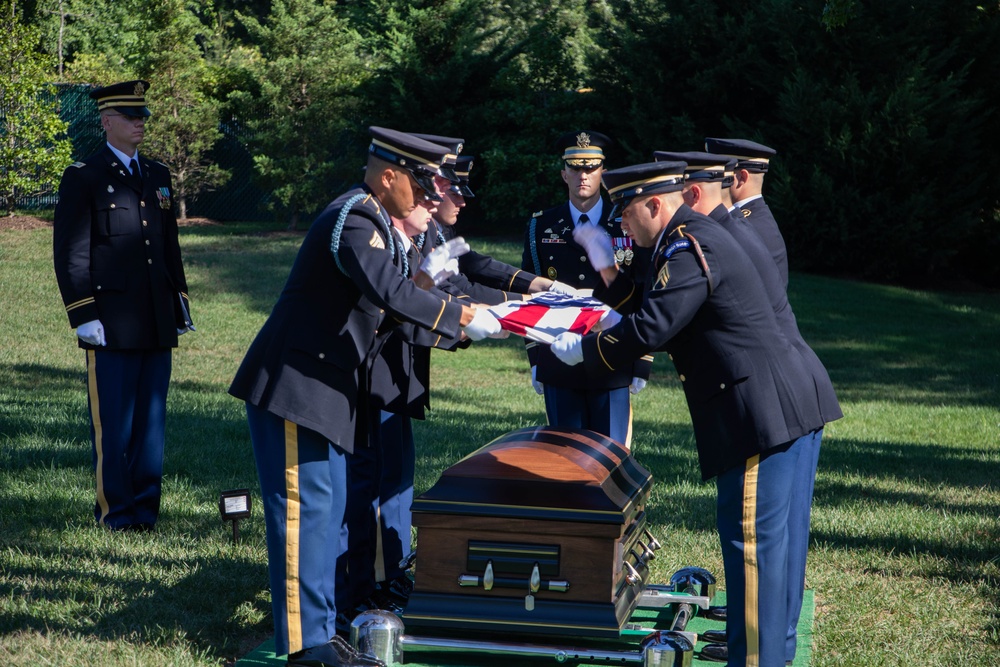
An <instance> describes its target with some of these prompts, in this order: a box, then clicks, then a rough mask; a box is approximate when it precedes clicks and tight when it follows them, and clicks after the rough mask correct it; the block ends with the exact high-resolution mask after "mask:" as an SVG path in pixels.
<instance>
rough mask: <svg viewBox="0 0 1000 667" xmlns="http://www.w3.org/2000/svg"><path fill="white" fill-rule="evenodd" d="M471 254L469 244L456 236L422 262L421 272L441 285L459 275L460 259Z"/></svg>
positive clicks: (435, 249)
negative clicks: (466, 254) (468, 253)
mask: <svg viewBox="0 0 1000 667" xmlns="http://www.w3.org/2000/svg"><path fill="white" fill-rule="evenodd" d="M467 252H469V244H468V243H466V242H465V239H464V238H462V237H461V236H456V237H455V238H453V239H452V240H450V241H448V242H447V243H445V244H444V245H439V246H438V247H436V248H434V250H432V251H431V253H430V254H429V255H427V257H424V259H423V261H421V262H420V270H421V271H423V272H424V273H426V274H427V275H428V276H430V278H431V280H433V281H434V284H435V285H440V284H441V282H442V281H444V280H447V279H448V278H450V277H452V276H453V275H455V274H457V273H458V258H459V257H461V256H462V255H464V254H465V253H467Z"/></svg>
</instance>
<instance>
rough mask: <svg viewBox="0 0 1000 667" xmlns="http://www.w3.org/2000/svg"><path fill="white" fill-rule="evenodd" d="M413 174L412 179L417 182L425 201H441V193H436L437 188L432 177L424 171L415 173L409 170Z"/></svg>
mask: <svg viewBox="0 0 1000 667" xmlns="http://www.w3.org/2000/svg"><path fill="white" fill-rule="evenodd" d="M410 174H411V175H412V176H413V180H415V181H416V182H417V185H419V186H420V187H421V188H422V189H423V191H424V199H426V200H427V201H441V195H439V194H438V193H437V188H435V187H434V177H433V176H430V175H428V174H426V173H417V172H415V171H410Z"/></svg>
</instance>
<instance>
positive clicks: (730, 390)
mask: <svg viewBox="0 0 1000 667" xmlns="http://www.w3.org/2000/svg"><path fill="white" fill-rule="evenodd" d="M686 166H687V165H686V164H685V163H683V162H667V161H664V162H651V163H646V164H640V165H635V166H632V167H626V168H623V169H617V170H614V171H609V172H606V173H605V174H604V182H605V185H606V186H607V188H608V191H609V193H610V196H611V200H612V201H613V202H614V203H615V205H616V210H618V211H620V212H621V216H622V229H623V230H625V232H626V233H627V234H629V236H630V237H632V239H633V241H634V242H635V243H636V244H637V245H639V246H642V247H652V248H654V251H653V263H652V265H651V271H650V274H649V282H648V284H647V285H645V288H643V286H641V285H636V284H635V283H634V281H632V280H630V279H629V278H628V276H626V275H624V274H623V273H622V272H621V271H619V269H618V266H617V264H616V261H615V257H614V251H613V249H612V247H611V245H610V243H609V242H608V240H607V236H606V235H604V234H598V233H594V232H595V230H590V229H581V230H578V231H577V233H576V234H575V237H576V239H577V241H578V242H580V243H581V244H582V245H583V246H584V247H586V249H587V254H588V257H589V258H590V259H591V262H592V263H593V264H594V266H595V268H597V269H598V270H599V271H600V272H601V278H602V282H601V284H599V285H598V286H597V288H595V291H594V294H595V296H597V297H598V298H600V299H601V300H602V301H604V302H605V303H607V304H609V305H611V306H613V307H615V308H616V309H617V310H618V311H619V312H621V313H622V314H623V315H624V316H625V317H624V318H623V319H622V321H621V322H620V323H619V324H617V325H616V326H614V327H611V328H610V329H608V330H606V331H602V332H599V333H596V334H592V335H588V336H586V337H583V338H581V337H580V336H579V335H577V334H571V333H565V334H562V335H560V336H559V338H557V339H556V341H555V342H554V343H553V344H552V351H553V353H554V354H555V355H556V357H557V358H559V359H560V360H561V361H563V362H565V363H567V364H571V365H578V366H581V367H583V368H584V369H585V370H587V372H589V373H594V374H601V373H605V372H608V371H609V370H613V369H615V368H621V367H628V366H629V365H630V364H631V363H632V362H633V361H634V360H635V359H636V358H637V357H638V356H640V355H643V354H648V353H649V352H652V351H654V350H663V351H666V352H668V353H669V355H670V358H671V360H672V361H673V363H674V366H675V368H676V370H677V372H678V377H679V379H680V381H681V384H682V386H683V388H684V395H685V398H686V399H687V403H688V409H689V411H690V413H691V422H692V425H693V427H694V434H695V441H696V443H697V447H698V459H699V463H700V466H701V472H702V477H703V479H706V480H707V479H712V478H715V480H716V488H717V492H718V500H717V513H716V521H717V527H718V531H719V537H720V542H721V546H722V555H723V563H724V567H725V575H726V592H727V601H728V621H727V627H726V630H727V643H728V658H729V664H731V665H744V664H745V665H760V666H761V667H776V666H778V665H784V664H785V634H786V632H785V631H786V609H787V598H786V595H787V576H786V571H787V560H788V526H787V522H788V517H789V511H790V505H791V503H792V496H793V493H794V483H793V479H794V471H795V469H796V466H797V465H798V458H799V455H800V453H801V452H802V450H803V449H804V448H806V447H808V446H809V443H811V442H812V441H813V440H814V439H815V437H816V433H817V431H818V430H819V429H820V428H822V426H823V423H822V419H821V418H820V417H819V416H818V414H817V413H818V410H817V408H816V397H815V394H816V390H815V384H814V381H813V378H812V376H811V375H810V372H809V369H808V367H807V366H806V364H805V363H804V362H803V359H802V356H801V355H800V354H799V353H798V352H797V351H796V350H795V348H794V347H793V346H792V344H791V343H790V341H788V339H787V338H786V337H785V334H784V333H783V332H782V330H781V327H780V326H779V324H778V321H777V318H776V316H775V312H774V308H773V307H772V305H771V302H770V299H769V297H768V293H767V291H766V289H765V287H764V284H763V282H762V280H761V277H760V274H759V273H758V271H757V268H756V267H755V266H754V264H753V261H752V260H751V259H750V257H749V256H748V255H747V253H746V251H744V250H743V249H742V248H741V247H740V245H739V244H738V243H737V242H736V240H735V239H734V238H733V237H732V235H731V234H729V232H727V231H726V230H725V229H723V228H722V227H721V226H720V225H718V224H717V223H716V222H714V221H713V220H711V219H709V218H707V217H705V216H703V215H700V214H698V213H695V212H694V211H693V210H692V209H691V208H690V207H689V206H688V205H687V204H685V203H684V198H683V195H682V192H681V191H682V189H683V188H684V183H685V180H684V178H685V170H686Z"/></svg>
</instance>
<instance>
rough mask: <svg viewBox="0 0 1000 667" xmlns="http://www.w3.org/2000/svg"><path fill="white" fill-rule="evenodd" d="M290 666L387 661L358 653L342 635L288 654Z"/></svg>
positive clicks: (347, 666)
mask: <svg viewBox="0 0 1000 667" xmlns="http://www.w3.org/2000/svg"><path fill="white" fill-rule="evenodd" d="M287 664H288V667H385V663H384V662H382V661H381V660H379V659H377V658H373V657H372V656H370V655H368V654H366V653H358V652H357V651H356V650H354V648H352V647H351V645H350V644H348V643H347V642H346V641H344V640H343V639H341V638H340V637H334V638H333V639H331V640H330V641H328V642H327V643H326V644H323V645H322V646H314V647H313V648H307V649H306V650H304V651H296V652H295V653H291V654H289V655H288V663H287Z"/></svg>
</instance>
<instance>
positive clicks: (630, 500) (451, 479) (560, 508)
mask: <svg viewBox="0 0 1000 667" xmlns="http://www.w3.org/2000/svg"><path fill="white" fill-rule="evenodd" d="M651 486H652V476H651V475H650V473H649V471H648V470H646V469H645V468H643V467H642V466H641V465H639V463H638V462H637V461H636V460H635V459H634V458H632V456H631V454H629V452H628V450H626V449H625V448H624V447H623V446H622V445H620V444H618V443H617V442H615V441H614V440H612V439H610V438H608V437H606V436H604V435H601V434H599V433H595V432H593V431H587V430H583V429H569V428H558V427H553V426H544V427H541V426H539V427H532V428H524V429H519V430H517V431H511V432H510V433H507V434H506V435H503V436H500V437H499V438H497V439H496V440H493V441H492V442H490V443H489V444H487V445H484V446H483V447H480V448H479V449H478V450H476V451H475V452H473V453H471V454H469V455H468V456H466V457H465V458H463V459H462V460H460V461H459V462H457V463H456V464H454V465H453V466H451V467H450V468H448V469H447V470H445V471H444V472H443V473H442V474H441V478H440V479H439V480H438V481H437V483H436V484H434V486H432V487H431V488H430V489H429V490H428V491H427V492H426V493H424V494H422V495H421V496H420V497H419V498H417V499H416V500H414V501H413V512H414V513H418V512H427V513H435V514H452V515H463V516H470V515H472V516H490V517H509V518H522V519H552V520H561V521H581V522H588V523H606V524H619V525H624V524H627V523H629V522H630V521H631V519H632V517H633V516H634V515H635V514H636V513H637V512H639V511H641V510H642V506H643V505H644V503H645V499H646V497H647V496H648V495H649V490H650V487H651Z"/></svg>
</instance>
